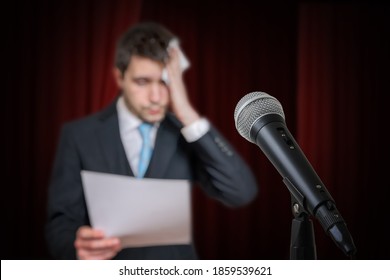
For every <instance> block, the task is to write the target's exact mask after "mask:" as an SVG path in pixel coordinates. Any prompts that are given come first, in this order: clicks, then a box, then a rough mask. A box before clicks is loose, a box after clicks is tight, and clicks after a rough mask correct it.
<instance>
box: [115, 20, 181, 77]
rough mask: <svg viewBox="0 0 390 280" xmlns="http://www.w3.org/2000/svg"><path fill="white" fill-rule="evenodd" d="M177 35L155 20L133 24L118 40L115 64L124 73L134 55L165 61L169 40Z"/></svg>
mask: <svg viewBox="0 0 390 280" xmlns="http://www.w3.org/2000/svg"><path fill="white" fill-rule="evenodd" d="M175 37H176V36H175V35H174V34H173V33H172V32H171V31H169V30H168V29H167V28H165V27H164V26H162V25H161V24H158V23H155V22H143V23H138V24H136V25H134V26H131V27H130V28H129V29H128V30H127V31H126V32H125V33H124V34H123V35H122V36H121V37H120V38H119V40H118V43H117V46H116V53H115V66H116V67H117V68H118V69H119V70H120V71H121V73H122V74H124V72H125V71H126V69H127V67H128V65H129V63H130V59H131V57H132V56H133V55H137V56H142V57H147V58H150V59H152V60H155V61H158V62H161V63H165V62H166V60H167V58H168V52H167V47H168V44H169V41H170V40H171V39H173V38H175Z"/></svg>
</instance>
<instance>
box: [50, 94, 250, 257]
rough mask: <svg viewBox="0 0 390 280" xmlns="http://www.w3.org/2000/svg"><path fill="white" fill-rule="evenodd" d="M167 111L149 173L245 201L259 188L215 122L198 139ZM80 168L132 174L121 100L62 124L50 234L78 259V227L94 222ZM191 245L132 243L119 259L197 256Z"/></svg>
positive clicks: (226, 199) (63, 253) (58, 251)
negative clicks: (122, 126) (120, 118)
mask: <svg viewBox="0 0 390 280" xmlns="http://www.w3.org/2000/svg"><path fill="white" fill-rule="evenodd" d="M180 128H181V125H180V124H179V122H178V121H177V119H176V118H175V117H174V116H173V115H172V114H168V115H167V116H166V118H165V119H164V120H163V121H162V123H161V125H160V127H159V129H158V132H157V138H156V144H155V148H154V152H153V156H152V159H151V162H150V165H149V167H148V170H147V171H146V174H145V177H150V178H160V179H162V178H166V179H187V180H191V181H193V182H198V183H199V185H200V186H201V187H202V189H203V190H204V191H205V192H206V193H207V194H208V195H209V196H211V197H214V198H216V199H217V200H219V201H221V202H222V203H224V204H226V205H228V206H241V205H244V204H247V203H249V202H250V201H251V200H253V199H254V197H255V195H256V193H257V184H256V181H255V178H254V176H253V174H252V172H251V170H250V169H249V167H248V166H247V164H246V163H245V162H244V161H243V160H242V158H241V157H240V156H239V155H238V154H237V153H236V152H235V150H234V149H233V147H231V145H229V143H228V142H227V141H226V140H225V139H224V138H223V136H222V135H221V134H220V133H218V132H217V130H216V129H215V128H214V127H211V129H210V131H209V132H208V133H207V134H206V135H204V136H203V137H201V138H200V139H199V140H197V141H195V142H193V143H187V142H186V141H185V139H184V138H183V137H182V135H181V133H180ZM81 170H91V171H97V172H105V173H113V174H120V175H129V176H133V172H132V170H131V168H130V165H129V162H128V160H127V158H126V154H125V151H124V148H123V145H122V142H121V138H120V134H119V124H118V115H117V111H116V101H115V102H113V103H112V104H111V105H110V106H109V107H108V108H106V109H105V110H103V111H101V112H98V113H96V114H93V115H91V116H88V117H86V118H83V119H81V120H77V121H73V122H71V123H67V124H65V125H64V126H63V129H62V132H61V137H60V142H59V145H58V149H57V154H56V158H55V162H54V167H53V172H52V178H51V182H50V187H49V200H48V221H47V225H46V239H47V244H48V249H49V251H50V253H51V254H52V256H53V258H55V259H75V258H76V254H75V248H74V245H73V243H74V240H75V233H76V231H77V229H78V228H79V227H80V226H82V225H89V224H90V223H89V218H88V212H87V208H86V204H85V200H84V194H83V188H82V183H81V175H80V171H81ZM196 257H197V256H196V253H195V250H194V248H193V246H192V245H172V246H154V247H142V248H127V249H124V250H122V251H121V252H120V253H119V254H118V255H117V257H116V258H118V259H194V258H196Z"/></svg>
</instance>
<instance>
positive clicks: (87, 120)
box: [63, 102, 117, 132]
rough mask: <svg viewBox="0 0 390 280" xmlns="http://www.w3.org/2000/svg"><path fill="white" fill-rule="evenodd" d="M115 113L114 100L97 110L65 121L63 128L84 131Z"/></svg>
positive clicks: (94, 126) (113, 115)
mask: <svg viewBox="0 0 390 280" xmlns="http://www.w3.org/2000/svg"><path fill="white" fill-rule="evenodd" d="M116 114H117V112H116V108H115V102H112V103H111V104H109V105H108V106H106V107H105V108H103V109H101V110H99V111H97V112H92V113H90V114H88V115H85V116H82V117H79V118H76V119H73V120H69V121H67V122H65V123H64V124H63V128H64V130H72V131H79V132H83V131H84V132H85V131H88V130H92V129H94V128H96V127H97V126H99V125H100V124H101V123H102V122H104V121H105V120H107V119H108V118H110V117H115V116H116Z"/></svg>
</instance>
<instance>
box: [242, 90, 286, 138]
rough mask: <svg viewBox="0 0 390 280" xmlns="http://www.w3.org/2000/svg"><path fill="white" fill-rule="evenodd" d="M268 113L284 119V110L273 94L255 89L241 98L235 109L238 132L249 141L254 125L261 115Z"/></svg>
mask: <svg viewBox="0 0 390 280" xmlns="http://www.w3.org/2000/svg"><path fill="white" fill-rule="evenodd" d="M268 114H278V115H280V116H281V117H282V118H283V119H284V112H283V108H282V105H281V104H280V102H279V101H278V100H277V99H276V98H275V97H273V96H271V95H269V94H267V93H265V92H261V91H255V92H251V93H248V94H247V95H245V96H244V97H242V98H241V99H240V101H239V102H238V103H237V106H236V109H235V110H234V122H235V125H236V129H237V131H238V133H240V135H241V136H242V137H244V138H245V139H246V140H248V141H249V142H252V143H254V141H253V140H251V139H250V136H249V135H250V131H251V128H252V125H253V124H254V123H255V122H256V121H257V120H258V119H259V118H261V117H263V116H265V115H268Z"/></svg>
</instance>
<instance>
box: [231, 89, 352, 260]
mask: <svg viewBox="0 0 390 280" xmlns="http://www.w3.org/2000/svg"><path fill="white" fill-rule="evenodd" d="M234 121H235V126H236V129H237V131H238V132H239V134H240V135H241V136H242V137H244V138H245V139H246V140H248V141H249V142H252V143H254V144H257V146H259V147H260V149H261V150H262V151H263V153H264V154H265V155H266V156H267V158H268V159H269V160H270V161H271V163H272V164H273V165H274V166H275V168H276V169H277V170H278V172H279V174H280V175H281V176H282V177H283V182H284V183H285V185H286V186H287V188H288V190H289V191H290V193H291V195H292V196H293V198H295V200H296V201H297V202H298V203H299V204H300V205H301V206H302V207H303V208H304V209H305V210H306V211H307V212H308V213H309V214H310V215H312V216H314V217H316V218H317V219H318V221H319V222H320V224H321V226H322V227H323V229H324V230H325V232H326V233H327V234H328V235H330V237H331V238H332V239H333V241H334V242H335V243H336V245H337V246H338V247H339V248H340V249H341V250H342V251H343V252H344V253H345V254H346V255H348V256H351V257H352V256H354V255H355V253H356V247H355V245H354V242H353V240H352V236H351V234H350V233H349V231H348V229H347V225H346V223H345V221H344V219H343V218H342V216H341V215H340V213H339V211H338V210H337V208H336V204H335V201H334V199H333V198H332V196H331V195H330V193H329V192H328V190H327V189H326V187H325V185H324V183H323V182H322V181H321V179H320V178H319V177H318V175H317V174H316V172H315V171H314V169H313V167H312V166H311V164H310V163H309V161H308V159H307V158H306V156H305V155H304V153H303V152H302V150H301V148H300V147H299V145H298V144H297V142H296V141H295V139H294V137H293V136H292V135H291V133H290V131H289V130H288V128H287V126H286V123H285V116H284V112H283V108H282V105H281V104H280V102H279V101H278V100H277V99H276V98H275V97H273V96H271V95H269V94H267V93H265V92H251V93H249V94H247V95H245V96H244V97H242V98H241V100H240V101H239V102H238V103H237V106H236V108H235V110H234Z"/></svg>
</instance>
